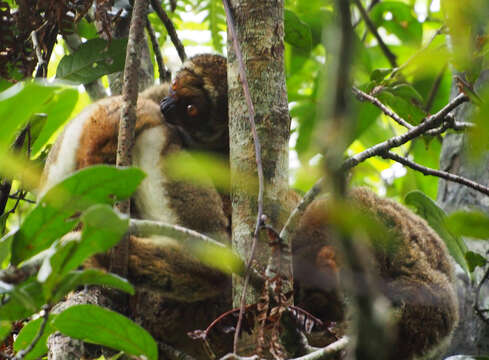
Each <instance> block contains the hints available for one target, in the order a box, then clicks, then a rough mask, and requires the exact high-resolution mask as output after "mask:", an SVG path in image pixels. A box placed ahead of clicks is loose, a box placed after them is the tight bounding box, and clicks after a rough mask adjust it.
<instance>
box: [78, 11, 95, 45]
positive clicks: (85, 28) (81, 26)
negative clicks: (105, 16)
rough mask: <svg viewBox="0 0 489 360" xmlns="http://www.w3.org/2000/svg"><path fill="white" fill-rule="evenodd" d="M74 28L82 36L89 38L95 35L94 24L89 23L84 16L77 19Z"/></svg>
mask: <svg viewBox="0 0 489 360" xmlns="http://www.w3.org/2000/svg"><path fill="white" fill-rule="evenodd" d="M76 28H77V32H78V35H80V37H82V38H85V39H87V40H90V39H94V38H96V37H97V29H96V28H95V24H94V23H93V22H92V23H89V22H88V21H87V19H86V18H84V17H83V18H81V19H80V21H78V23H77V24H76Z"/></svg>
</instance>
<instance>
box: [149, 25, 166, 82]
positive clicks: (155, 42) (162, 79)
mask: <svg viewBox="0 0 489 360" xmlns="http://www.w3.org/2000/svg"><path fill="white" fill-rule="evenodd" d="M146 31H147V32H148V35H149V39H150V41H151V46H152V48H153V52H154V54H155V59H156V64H158V75H159V78H160V83H164V82H167V81H170V79H171V73H170V72H169V71H168V70H167V68H166V67H165V63H164V62H163V57H162V56H161V51H160V46H159V45H158V39H157V38H156V34H155V31H154V30H153V27H152V26H151V22H150V21H149V18H148V17H146Z"/></svg>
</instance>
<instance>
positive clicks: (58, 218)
mask: <svg viewBox="0 0 489 360" xmlns="http://www.w3.org/2000/svg"><path fill="white" fill-rule="evenodd" d="M143 177H144V174H143V172H142V171H141V170H139V169H135V168H126V169H117V168H115V167H113V166H108V165H98V166H93V167H90V168H85V169H82V170H80V171H78V172H76V173H74V174H73V175H71V176H70V177H68V178H66V179H65V180H63V181H62V182H60V183H58V184H57V185H55V186H53V187H52V188H51V189H50V190H49V191H48V192H47V193H46V194H45V195H44V196H43V197H42V199H40V201H39V203H38V204H37V205H36V206H35V207H34V209H33V210H32V211H31V212H30V213H29V214H28V215H27V216H26V218H25V219H24V221H23V223H22V225H21V227H20V228H19V229H18V231H16V232H15V233H14V234H13V235H10V236H13V242H12V260H11V261H12V264H18V263H19V262H21V261H23V260H26V259H28V258H30V257H31V256H34V255H35V254H37V253H39V252H40V251H42V250H44V249H47V248H48V247H49V246H50V245H51V244H52V243H53V241H54V240H56V239H57V238H59V237H61V236H62V235H64V234H66V233H67V232H69V231H70V230H71V229H73V227H74V226H75V225H76V224H77V223H78V222H79V218H78V214H79V212H80V211H83V210H85V209H87V208H88V207H89V206H91V205H93V204H96V203H102V204H114V203H115V201H117V200H121V199H126V198H128V197H129V196H131V195H132V193H133V192H134V191H135V190H136V188H137V186H138V185H139V183H140V182H141V180H142V179H143Z"/></svg>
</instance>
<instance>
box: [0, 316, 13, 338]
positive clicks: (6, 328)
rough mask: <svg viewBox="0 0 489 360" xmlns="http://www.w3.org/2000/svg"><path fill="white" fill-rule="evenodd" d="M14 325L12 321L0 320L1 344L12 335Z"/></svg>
mask: <svg viewBox="0 0 489 360" xmlns="http://www.w3.org/2000/svg"><path fill="white" fill-rule="evenodd" d="M11 331H12V323H11V322H10V321H5V320H0V343H1V342H3V340H5V338H6V337H7V336H9V335H10V332H11Z"/></svg>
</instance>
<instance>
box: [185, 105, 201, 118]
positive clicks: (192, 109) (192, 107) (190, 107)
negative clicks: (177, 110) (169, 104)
mask: <svg viewBox="0 0 489 360" xmlns="http://www.w3.org/2000/svg"><path fill="white" fill-rule="evenodd" d="M198 113H199V110H197V107H196V106H195V105H192V104H190V105H188V106H187V114H189V115H190V116H196V115H197V114H198Z"/></svg>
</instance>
